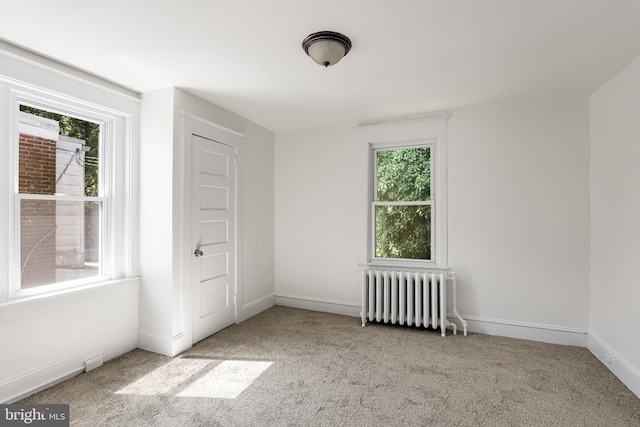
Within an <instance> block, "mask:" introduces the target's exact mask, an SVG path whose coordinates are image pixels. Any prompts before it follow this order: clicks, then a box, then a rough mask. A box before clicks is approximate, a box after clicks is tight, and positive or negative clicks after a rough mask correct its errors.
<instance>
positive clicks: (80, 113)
mask: <svg viewBox="0 0 640 427" xmlns="http://www.w3.org/2000/svg"><path fill="white" fill-rule="evenodd" d="M8 87H9V99H10V109H9V123H10V125H9V127H10V129H11V131H10V144H9V145H10V149H9V154H10V162H11V167H10V174H9V175H10V177H9V181H10V186H11V191H10V195H11V200H10V211H11V214H10V218H9V224H10V232H9V248H10V250H9V260H8V262H9V265H8V267H9V274H8V276H9V281H8V285H7V290H6V292H7V295H6V300H7V301H11V300H20V299H24V298H30V297H37V296H41V295H48V294H56V293H58V292H60V291H66V290H72V289H78V288H85V287H87V286H96V285H100V284H106V283H112V282H113V281H114V280H117V279H123V278H125V277H127V276H129V274H128V273H129V268H127V265H128V264H129V265H130V260H128V259H127V257H129V256H130V251H129V250H127V248H128V247H129V246H130V243H131V238H130V237H126V236H124V237H120V238H117V237H116V236H117V235H118V234H120V235H121V234H122V233H123V232H124V231H125V230H126V229H127V228H128V224H130V218H127V217H128V216H129V215H130V212H129V209H128V208H129V204H128V203H126V199H127V197H126V193H128V191H125V192H124V193H123V194H121V195H118V194H117V189H121V190H123V191H124V190H126V189H127V188H128V184H129V182H130V176H129V173H128V171H127V169H128V167H129V162H130V158H129V155H130V152H129V151H130V143H131V141H130V139H131V133H130V132H131V130H130V117H128V115H126V114H123V113H120V112H117V111H113V110H110V109H108V108H104V107H101V106H98V105H95V104H90V103H86V102H83V101H81V100H78V99H74V98H71V97H67V96H64V95H61V94H57V93H50V92H48V91H44V90H38V89H36V88H28V87H22V86H17V85H12V84H11V83H9V84H8ZM20 105H27V106H31V107H35V108H38V109H42V110H46V111H51V112H54V113H58V114H62V115H66V116H69V117H74V118H78V119H81V120H86V121H90V122H94V123H98V124H99V125H100V142H99V144H100V168H99V170H100V172H99V186H98V188H99V193H98V196H86V195H85V196H62V195H55V194H53V195H37V194H29V193H22V194H21V193H19V187H18V173H19V170H18V169H19V133H20V131H19V111H20ZM118 146H122V147H123V148H124V150H118ZM119 151H120V152H119ZM119 162H120V163H122V165H120V166H119V165H118V163H119ZM122 166H124V169H123V167H122ZM123 172H124V173H123ZM118 174H121V176H118ZM22 200H53V201H63V200H72V201H77V202H84V201H95V202H100V203H101V204H102V206H101V213H100V249H99V250H100V264H101V265H100V271H99V274H98V275H96V276H92V277H88V278H84V279H76V280H68V281H64V282H58V283H52V284H46V285H39V286H34V287H30V288H25V289H22V287H21V276H22V275H21V267H22V266H21V255H20V253H21V251H20V245H21V240H20V239H21V230H20V216H21V214H20V205H21V201H22ZM116 254H120V255H118V256H116ZM0 302H2V301H0Z"/></svg>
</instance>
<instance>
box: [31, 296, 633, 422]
mask: <svg viewBox="0 0 640 427" xmlns="http://www.w3.org/2000/svg"><path fill="white" fill-rule="evenodd" d="M23 403H48V404H51V403H69V404H70V410H71V425H74V426H102V425H105V426H640V399H638V398H637V397H636V396H635V395H634V394H633V393H631V391H629V390H628V389H627V388H626V387H625V386H624V385H623V384H622V383H621V382H620V381H619V380H618V379H617V378H616V377H614V376H613V374H611V373H610V372H609V371H608V370H607V369H606V367H604V366H603V365H602V364H601V363H600V362H599V361H598V360H597V359H596V358H595V357H594V356H593V355H591V353H589V351H588V350H586V349H584V348H577V347H566V346H560V345H551V344H543V343H537V342H532V341H523V340H516V339H510V338H500V337H491V336H486V335H481V334H470V335H469V336H468V337H464V336H462V335H461V334H460V335H458V336H452V335H450V334H449V335H447V337H445V338H442V337H440V335H439V334H438V333H435V332H431V331H425V330H417V329H413V328H403V327H393V326H386V325H375V324H369V325H367V327H365V328H362V327H361V324H360V320H359V319H357V318H352V317H344V316H338V315H332V314H326V313H317V312H312V311H305V310H297V309H291V308H284V307H274V308H272V309H270V310H267V311H266V312H264V313H261V314H259V315H257V316H255V317H253V318H251V319H249V320H247V321H246V322H243V323H240V324H238V325H234V326H231V327H229V328H227V329H225V330H223V331H221V332H219V333H218V334H216V335H214V336H212V337H210V338H207V339H206V340H204V341H202V342H200V343H198V344H197V345H195V346H194V347H193V348H192V349H191V350H189V351H187V352H186V353H184V354H182V355H181V356H179V357H176V358H173V359H171V358H168V357H164V356H160V355H157V354H153V353H149V352H146V351H142V350H134V351H132V352H129V353H127V354H125V355H123V356H121V357H119V358H117V359H115V360H112V361H110V362H108V363H106V364H105V365H103V366H102V367H100V368H98V369H96V370H94V371H91V372H89V373H85V374H81V375H79V376H77V377H75V378H72V379H71V380H68V381H66V382H64V383H61V384H59V385H57V386H54V387H52V388H50V389H48V390H45V391H42V392H40V393H38V394H36V395H33V396H31V397H29V398H27V399H24V401H23Z"/></svg>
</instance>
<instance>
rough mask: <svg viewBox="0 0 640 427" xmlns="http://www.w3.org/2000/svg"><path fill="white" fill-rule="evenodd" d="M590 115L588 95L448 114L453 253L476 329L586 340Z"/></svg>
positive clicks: (465, 307) (463, 302) (464, 309)
mask: <svg viewBox="0 0 640 427" xmlns="http://www.w3.org/2000/svg"><path fill="white" fill-rule="evenodd" d="M588 120H589V116H588V103H587V101H586V100H584V101H576V102H566V103H561V104H549V105H539V106H504V107H500V108H492V109H484V110H478V111H464V112H458V113H455V114H453V115H452V117H451V118H450V119H449V126H448V131H449V132H448V136H449V138H448V146H449V260H450V265H451V267H452V268H453V269H454V270H455V271H456V272H457V277H458V285H459V286H458V294H459V306H458V309H459V311H460V312H461V313H463V314H464V315H466V316H467V318H468V319H470V320H472V322H471V326H472V327H473V328H474V329H475V330H477V331H482V332H487V333H492V334H499V335H510V336H517V337H520V338H531V339H541V340H543V341H552V342H565V343H571V344H578V345H586V335H585V332H586V329H587V322H588V292H589V287H588V271H589V134H588V130H589V121H588ZM506 325H509V327H508V328H507V327H505V326H506ZM514 325H516V326H517V327H515V326H514Z"/></svg>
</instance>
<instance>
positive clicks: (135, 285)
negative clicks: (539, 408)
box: [0, 277, 140, 309]
mask: <svg viewBox="0 0 640 427" xmlns="http://www.w3.org/2000/svg"><path fill="white" fill-rule="evenodd" d="M116 288H131V290H135V291H137V290H138V289H140V278H139V277H131V278H125V279H117V280H109V281H103V282H97V283H91V284H87V285H81V286H76V287H73V288H67V289H61V290H57V291H51V292H46V293H41V294H37V295H30V296H24V297H16V298H13V299H11V300H9V301H4V302H0V308H1V309H7V308H11V307H18V306H20V305H23V304H29V303H37V302H40V301H49V300H53V299H58V298H69V297H76V296H78V297H83V296H85V295H87V294H91V293H99V292H104V291H109V290H114V289H116Z"/></svg>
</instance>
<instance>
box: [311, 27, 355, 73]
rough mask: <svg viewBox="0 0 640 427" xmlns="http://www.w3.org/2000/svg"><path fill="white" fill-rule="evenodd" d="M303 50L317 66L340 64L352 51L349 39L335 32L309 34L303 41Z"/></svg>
mask: <svg viewBox="0 0 640 427" xmlns="http://www.w3.org/2000/svg"><path fill="white" fill-rule="evenodd" d="M302 48H303V49H304V51H305V52H306V53H307V55H309V56H310V57H311V59H313V60H314V61H315V62H316V64H319V65H324V66H325V67H328V66H329V65H334V64H337V63H338V62H340V60H341V59H342V58H344V57H345V56H346V54H347V53H349V51H350V50H351V40H349V37H347V36H344V35H342V34H340V33H336V32H333V31H320V32H318V33H313V34H309V35H308V36H307V37H306V38H305V39H304V40H303V41H302Z"/></svg>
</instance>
